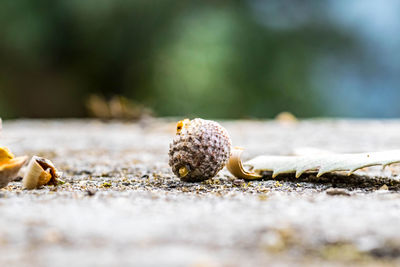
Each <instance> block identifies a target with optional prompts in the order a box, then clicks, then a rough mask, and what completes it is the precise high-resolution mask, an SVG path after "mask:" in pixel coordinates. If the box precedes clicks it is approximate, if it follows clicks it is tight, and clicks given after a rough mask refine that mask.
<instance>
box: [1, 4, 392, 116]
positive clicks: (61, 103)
mask: <svg viewBox="0 0 400 267" xmlns="http://www.w3.org/2000/svg"><path fill="white" fill-rule="evenodd" d="M399 14H400V2H399V1H395V0H387V1H379V0H371V1H361V0H356V1H351V2H349V1H345V0H331V1H311V0H302V1H295V0H292V1H291V0H270V1H261V0H242V1H240V0H237V1H223V0H221V1H211V0H203V1H178V0H160V1H151V0H63V1H61V0H37V1H32V0H2V1H0V116H1V117H3V118H16V117H46V118H47V117H86V116H88V115H89V113H88V110H87V108H86V103H87V99H88V97H89V96H90V95H92V94H96V95H99V96H103V97H104V98H106V99H110V98H112V97H113V96H114V95H121V96H124V97H126V98H129V99H131V100H133V101H135V103H139V104H141V105H144V106H146V107H148V108H150V109H151V110H153V112H154V114H155V115H157V116H181V117H182V116H185V117H186V116H189V117H194V116H200V117H209V118H271V117H274V116H275V115H276V114H278V113H279V112H281V111H290V112H292V113H294V114H295V115H296V116H299V117H322V116H340V117H342V116H346V117H398V116H400V107H399V105H398V101H399V100H400V53H399V51H400V34H399V32H400V16H399Z"/></svg>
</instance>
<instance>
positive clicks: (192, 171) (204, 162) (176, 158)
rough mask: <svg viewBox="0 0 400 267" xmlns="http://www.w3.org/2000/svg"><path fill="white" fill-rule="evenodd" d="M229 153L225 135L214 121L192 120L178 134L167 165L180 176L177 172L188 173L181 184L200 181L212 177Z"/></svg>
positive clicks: (228, 141) (223, 163) (224, 131)
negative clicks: (185, 170)
mask: <svg viewBox="0 0 400 267" xmlns="http://www.w3.org/2000/svg"><path fill="white" fill-rule="evenodd" d="M230 153H231V139H230V137H229V135H228V132H227V131H226V130H225V128H223V127H222V126H221V125H220V124H218V123H217V122H215V121H209V120H203V119H194V120H191V121H188V123H186V124H185V125H183V127H182V130H180V131H178V132H177V134H176V136H175V138H174V139H173V141H172V143H171V144H170V149H169V165H170V166H171V168H172V171H173V172H174V174H175V175H177V176H178V177H180V175H179V169H180V168H181V167H187V168H188V169H189V173H188V174H187V175H186V176H184V177H180V178H181V179H182V180H183V181H187V182H199V181H204V180H207V179H209V178H212V177H214V176H215V175H216V174H217V173H218V172H219V171H220V170H221V169H222V168H223V167H224V166H225V164H226V163H227V161H228V159H229V156H230Z"/></svg>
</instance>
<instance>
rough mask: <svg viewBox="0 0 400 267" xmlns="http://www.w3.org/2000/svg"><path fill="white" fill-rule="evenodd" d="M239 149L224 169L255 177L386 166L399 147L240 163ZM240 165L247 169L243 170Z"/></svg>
mask: <svg viewBox="0 0 400 267" xmlns="http://www.w3.org/2000/svg"><path fill="white" fill-rule="evenodd" d="M241 153H242V150H234V151H233V153H232V155H233V157H232V160H231V161H230V162H229V164H228V169H229V170H230V171H231V170H232V171H231V173H232V174H234V175H235V176H237V177H240V178H244V179H256V178H259V177H260V174H261V173H262V172H265V171H271V172H272V177H276V176H277V175H279V174H284V173H295V174H296V177H300V176H301V175H302V174H303V173H305V172H309V171H313V172H318V174H317V177H320V176H321V175H323V174H325V173H331V172H334V171H345V172H347V174H348V175H351V174H352V173H353V172H355V171H356V170H359V169H362V168H365V167H370V166H377V165H382V166H384V167H385V166H387V165H390V164H393V163H399V162H400V150H393V151H385V152H373V153H359V154H323V155H308V156H258V157H256V158H253V159H251V160H249V161H247V162H245V163H243V164H242V163H241V161H240V154H241ZM242 165H243V166H244V167H245V168H246V169H247V170H246V169H244V168H243V167H242Z"/></svg>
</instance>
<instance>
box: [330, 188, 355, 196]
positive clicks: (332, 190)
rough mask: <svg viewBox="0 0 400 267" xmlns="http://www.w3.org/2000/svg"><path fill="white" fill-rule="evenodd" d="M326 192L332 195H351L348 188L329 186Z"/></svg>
mask: <svg viewBox="0 0 400 267" xmlns="http://www.w3.org/2000/svg"><path fill="white" fill-rule="evenodd" d="M326 194H327V195H330V196H348V197H349V196H351V194H350V193H349V192H348V191H347V190H345V189H340V188H329V189H327V190H326Z"/></svg>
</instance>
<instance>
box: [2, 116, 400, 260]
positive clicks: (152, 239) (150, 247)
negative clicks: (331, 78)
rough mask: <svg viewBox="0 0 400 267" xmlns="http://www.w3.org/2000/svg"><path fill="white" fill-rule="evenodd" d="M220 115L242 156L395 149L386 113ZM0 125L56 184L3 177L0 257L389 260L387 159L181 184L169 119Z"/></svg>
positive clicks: (393, 232) (393, 207)
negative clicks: (289, 118)
mask: <svg viewBox="0 0 400 267" xmlns="http://www.w3.org/2000/svg"><path fill="white" fill-rule="evenodd" d="M222 124H223V125H224V126H225V127H226V128H227V129H228V131H229V132H230V133H231V136H232V139H233V143H234V144H236V145H240V146H242V147H245V148H246V151H247V157H248V158H249V157H251V156H255V155H258V154H262V153H270V154H282V155H287V154H290V153H292V152H293V150H294V149H295V148H298V147H317V148H320V149H327V150H332V151H335V152H362V151H381V150H386V149H396V148H397V149H399V148H400V134H399V133H400V121H394V120H393V121H382V120H379V121H378V120H377V121H368V120H364V121H352V120H308V121H301V122H299V123H294V124H290V123H289V124H285V123H280V122H276V121H225V122H222ZM3 127H4V129H3V137H2V139H0V142H1V145H6V146H8V147H10V148H11V149H12V151H13V152H14V153H15V154H16V155H23V154H27V155H34V154H35V155H40V156H44V157H47V158H49V159H51V160H52V161H53V162H54V163H55V164H56V165H57V167H58V168H59V169H60V170H61V171H63V172H64V175H63V180H64V182H65V183H64V184H62V185H59V186H58V187H53V186H47V187H42V188H40V189H37V190H32V191H27V190H22V188H21V183H20V182H18V181H16V182H13V183H10V184H9V186H8V187H6V188H4V189H1V190H0V266H52V267H53V266H128V265H135V266H261V265H263V266H266V265H268V266H273V265H285V266H287V265H300V264H302V265H307V266H320V265H325V266H337V265H339V266H340V265H363V266H364V265H366V266H368V265H369V266H372V265H374V266H375V265H379V266H392V265H396V264H400V231H399V230H400V182H399V176H398V175H399V173H400V166H398V165H397V166H396V165H394V166H392V167H390V168H386V169H385V170H381V168H368V169H364V170H361V171H358V172H357V173H356V174H357V175H353V176H351V177H347V176H343V175H340V174H335V175H328V176H324V177H323V178H320V179H317V178H315V176H314V175H312V174H311V175H303V176H302V177H301V178H299V179H295V178H293V177H292V176H290V175H287V176H280V177H278V178H277V179H276V180H273V179H271V178H270V177H268V176H267V177H265V179H264V180H260V181H253V182H244V181H242V180H238V179H235V178H233V177H231V176H230V175H229V173H228V172H227V171H226V170H223V171H222V172H221V173H220V174H219V175H218V177H216V178H214V179H212V180H209V181H206V182H203V183H184V182H181V181H180V180H179V179H177V178H175V177H174V176H173V175H172V172H171V171H170V169H169V167H168V164H167V150H168V145H169V142H170V140H171V139H172V137H173V135H174V132H175V122H173V121H172V120H158V119H154V120H147V121H142V122H139V123H122V122H109V123H104V122H100V121H94V120H58V121H40V120H18V121H6V122H5V123H4V125H3ZM384 185H386V186H387V189H388V190H384V189H385V186H384ZM382 186H383V188H381V187H382ZM380 188H381V189H380Z"/></svg>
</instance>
